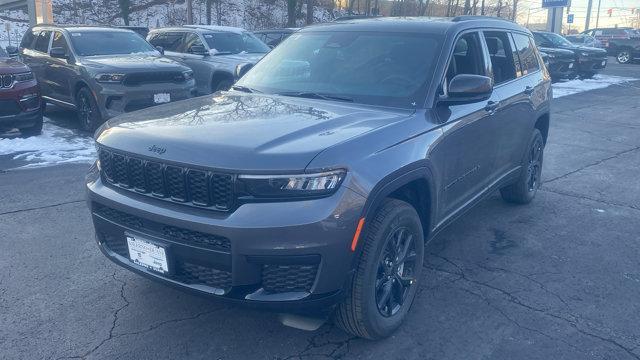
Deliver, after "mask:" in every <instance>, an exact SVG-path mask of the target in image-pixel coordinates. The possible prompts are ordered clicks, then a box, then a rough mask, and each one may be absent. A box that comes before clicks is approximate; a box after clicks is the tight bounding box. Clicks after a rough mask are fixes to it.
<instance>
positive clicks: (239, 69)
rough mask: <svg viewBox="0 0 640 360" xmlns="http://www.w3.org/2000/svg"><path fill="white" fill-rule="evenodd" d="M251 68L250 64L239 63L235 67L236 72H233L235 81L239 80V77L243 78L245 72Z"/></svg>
mask: <svg viewBox="0 0 640 360" xmlns="http://www.w3.org/2000/svg"><path fill="white" fill-rule="evenodd" d="M252 67H253V64H252V63H241V64H238V65H236V72H235V74H234V75H235V77H236V80H238V79H240V78H241V77H243V76H244V74H246V73H247V71H249V70H251V68H252Z"/></svg>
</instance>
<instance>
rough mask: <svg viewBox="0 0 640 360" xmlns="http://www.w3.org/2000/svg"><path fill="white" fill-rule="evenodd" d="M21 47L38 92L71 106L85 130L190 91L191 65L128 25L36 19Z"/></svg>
mask: <svg viewBox="0 0 640 360" xmlns="http://www.w3.org/2000/svg"><path fill="white" fill-rule="evenodd" d="M20 53H21V57H22V59H23V61H24V63H25V64H27V65H29V66H30V67H31V69H32V71H33V73H34V74H35V76H36V78H37V79H38V82H39V83H40V89H41V91H42V98H43V99H44V100H45V101H47V102H50V103H53V104H56V105H60V106H63V107H67V108H71V109H76V110H77V111H78V118H79V120H80V126H81V127H82V129H83V130H86V131H93V130H95V129H96V128H97V127H98V126H100V124H102V123H103V122H104V120H106V119H109V118H111V117H113V116H115V115H118V114H121V113H124V112H129V111H134V110H138V109H142V108H145V107H149V106H152V105H156V104H161V103H166V102H170V101H175V100H182V99H187V98H190V97H193V96H194V94H195V82H194V80H193V72H192V71H191V69H189V68H188V67H186V66H184V65H181V64H179V63H177V62H175V61H173V60H170V59H167V58H165V57H162V55H161V54H160V52H159V51H157V50H156V49H154V48H153V46H151V45H150V44H149V43H148V42H146V41H145V40H144V39H143V38H142V37H141V36H140V35H138V34H136V33H134V32H133V31H131V30H126V29H118V28H109V27H87V26H54V25H38V26H35V27H33V28H31V29H30V30H28V31H27V32H26V33H25V35H24V37H23V38H22V43H21V44H20Z"/></svg>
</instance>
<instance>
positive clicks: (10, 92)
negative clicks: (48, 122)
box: [0, 47, 43, 136]
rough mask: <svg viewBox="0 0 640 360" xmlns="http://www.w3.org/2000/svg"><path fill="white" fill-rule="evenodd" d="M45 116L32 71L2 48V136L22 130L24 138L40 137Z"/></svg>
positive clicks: (0, 115)
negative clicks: (8, 132)
mask: <svg viewBox="0 0 640 360" xmlns="http://www.w3.org/2000/svg"><path fill="white" fill-rule="evenodd" d="M8 50H10V51H11V50H13V49H8ZM42 114H43V106H42V101H41V99H40V87H39V86H38V83H37V81H36V79H35V77H34V76H33V73H32V72H31V69H29V67H28V66H27V65H25V64H23V63H21V62H20V61H18V60H16V59H12V58H10V57H9V55H8V54H7V52H6V51H5V50H3V49H2V48H1V47H0V134H2V133H4V132H7V131H11V130H13V129H19V130H20V132H21V133H22V135H26V136H31V135H38V134H40V133H41V132H42Z"/></svg>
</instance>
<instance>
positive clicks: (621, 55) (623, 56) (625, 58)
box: [616, 49, 632, 64]
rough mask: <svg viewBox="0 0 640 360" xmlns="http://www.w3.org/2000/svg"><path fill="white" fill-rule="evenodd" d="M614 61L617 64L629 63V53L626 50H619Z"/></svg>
mask: <svg viewBox="0 0 640 360" xmlns="http://www.w3.org/2000/svg"><path fill="white" fill-rule="evenodd" d="M616 60H617V61H618V64H628V63H630V62H631V60H632V58H631V51H629V50H628V49H622V50H619V51H618V53H617V54H616Z"/></svg>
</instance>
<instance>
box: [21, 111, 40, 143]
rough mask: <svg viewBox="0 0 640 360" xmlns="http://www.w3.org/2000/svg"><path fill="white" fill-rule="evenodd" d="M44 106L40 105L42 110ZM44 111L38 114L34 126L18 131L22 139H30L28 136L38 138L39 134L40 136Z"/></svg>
mask: <svg viewBox="0 0 640 360" xmlns="http://www.w3.org/2000/svg"><path fill="white" fill-rule="evenodd" d="M44 106H45V104H44V103H43V104H42V107H43V108H44ZM43 113H44V109H41V110H40V114H39V115H38V120H36V123H35V125H33V126H31V127H28V128H23V129H20V133H21V134H22V137H30V136H38V135H40V134H42V125H43V124H44V114H43Z"/></svg>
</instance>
